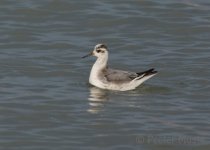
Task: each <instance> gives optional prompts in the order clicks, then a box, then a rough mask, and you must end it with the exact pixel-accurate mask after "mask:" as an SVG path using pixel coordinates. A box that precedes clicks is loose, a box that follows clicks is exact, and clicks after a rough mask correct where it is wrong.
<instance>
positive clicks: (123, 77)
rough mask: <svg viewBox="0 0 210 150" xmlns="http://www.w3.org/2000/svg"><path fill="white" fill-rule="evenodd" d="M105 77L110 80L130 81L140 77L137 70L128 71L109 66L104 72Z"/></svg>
mask: <svg viewBox="0 0 210 150" xmlns="http://www.w3.org/2000/svg"><path fill="white" fill-rule="evenodd" d="M104 77H105V78H106V80H107V81H108V82H130V81H131V80H133V79H135V78H136V77H138V74H137V73H135V72H128V71H122V70H115V69H109V68H108V69H106V71H105V72H104Z"/></svg>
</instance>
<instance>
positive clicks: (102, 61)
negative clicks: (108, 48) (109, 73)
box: [90, 57, 108, 79]
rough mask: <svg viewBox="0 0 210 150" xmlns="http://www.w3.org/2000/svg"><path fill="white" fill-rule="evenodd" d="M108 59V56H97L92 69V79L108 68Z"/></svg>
mask: <svg viewBox="0 0 210 150" xmlns="http://www.w3.org/2000/svg"><path fill="white" fill-rule="evenodd" d="M107 61H108V57H100V58H97V60H96V62H95V63H94V65H93V67H92V69H91V73H90V79H96V78H97V77H98V75H99V74H100V73H101V72H103V71H104V70H105V69H106V68H107Z"/></svg>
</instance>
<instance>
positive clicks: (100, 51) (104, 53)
mask: <svg viewBox="0 0 210 150" xmlns="http://www.w3.org/2000/svg"><path fill="white" fill-rule="evenodd" d="M107 49H108V48H107V46H106V45H105V44H97V45H96V46H95V48H94V50H93V51H92V52H91V53H89V54H88V55H85V56H83V57H82V58H85V57H88V56H96V57H98V58H108V50H107Z"/></svg>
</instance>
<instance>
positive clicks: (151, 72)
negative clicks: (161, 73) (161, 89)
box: [137, 68, 157, 80]
mask: <svg viewBox="0 0 210 150" xmlns="http://www.w3.org/2000/svg"><path fill="white" fill-rule="evenodd" d="M156 73H157V71H155V69H154V68H152V69H149V70H146V71H143V72H137V74H138V77H137V78H138V80H139V79H142V78H144V77H146V76H153V75H155V74H156Z"/></svg>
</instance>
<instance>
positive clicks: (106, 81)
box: [82, 44, 157, 91]
mask: <svg viewBox="0 0 210 150" xmlns="http://www.w3.org/2000/svg"><path fill="white" fill-rule="evenodd" d="M88 56H96V57H97V60H96V62H95V63H94V65H93V66H92V69H91V72H90V77H89V83H90V84H92V85H94V86H96V87H98V88H102V89H108V90H117V91H127V90H133V89H135V88H136V87H138V86H139V85H140V84H142V83H143V82H144V81H146V80H148V79H149V78H151V77H153V76H154V75H156V74H157V71H155V70H154V68H152V69H149V70H146V71H143V72H130V71H123V70H116V69H112V68H109V67H108V65H107V62H108V57H109V52H108V48H107V46H106V45H105V44H97V45H96V46H95V48H94V50H93V51H92V52H90V53H89V54H87V55H85V56H83V57H82V58H86V57H88Z"/></svg>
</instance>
